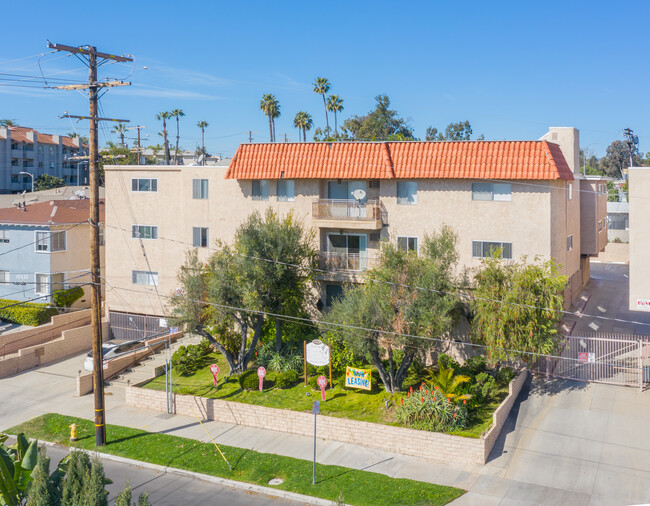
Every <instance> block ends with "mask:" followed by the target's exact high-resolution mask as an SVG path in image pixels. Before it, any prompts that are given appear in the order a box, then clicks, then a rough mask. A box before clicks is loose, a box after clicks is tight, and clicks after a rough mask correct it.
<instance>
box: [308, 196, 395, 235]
mask: <svg viewBox="0 0 650 506" xmlns="http://www.w3.org/2000/svg"><path fill="white" fill-rule="evenodd" d="M312 219H313V220H314V223H315V224H316V225H318V226H320V227H324V228H346V229H352V230H379V229H381V227H382V218H381V204H380V202H379V201H378V200H370V201H368V202H366V203H360V202H358V201H356V200H336V199H317V200H315V201H314V202H313V203H312Z"/></svg>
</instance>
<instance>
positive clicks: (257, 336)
mask: <svg viewBox="0 0 650 506" xmlns="http://www.w3.org/2000/svg"><path fill="white" fill-rule="evenodd" d="M262 323H264V317H263V316H262V315H259V316H258V317H257V321H256V322H255V332H254V333H253V339H252V340H251V345H250V347H249V348H248V353H246V356H245V357H244V370H246V368H247V367H248V362H250V360H251V358H253V353H255V348H256V347H257V342H258V341H259V339H260V334H261V333H262Z"/></svg>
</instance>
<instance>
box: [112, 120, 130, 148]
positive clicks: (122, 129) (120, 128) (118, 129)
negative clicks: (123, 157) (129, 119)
mask: <svg viewBox="0 0 650 506" xmlns="http://www.w3.org/2000/svg"><path fill="white" fill-rule="evenodd" d="M111 132H113V133H114V134H118V135H119V136H120V144H122V147H123V148H125V147H126V144H125V143H124V134H125V133H126V125H124V124H122V123H118V124H117V125H115V126H114V127H113V130H111Z"/></svg>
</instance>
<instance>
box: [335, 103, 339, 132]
mask: <svg viewBox="0 0 650 506" xmlns="http://www.w3.org/2000/svg"><path fill="white" fill-rule="evenodd" d="M338 136H339V125H338V122H337V121H336V109H334V137H338Z"/></svg>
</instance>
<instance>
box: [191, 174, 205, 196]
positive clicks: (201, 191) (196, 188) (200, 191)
mask: <svg viewBox="0 0 650 506" xmlns="http://www.w3.org/2000/svg"><path fill="white" fill-rule="evenodd" d="M192 198H193V199H199V200H205V199H207V198H208V180H207V179H192Z"/></svg>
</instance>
